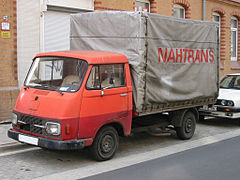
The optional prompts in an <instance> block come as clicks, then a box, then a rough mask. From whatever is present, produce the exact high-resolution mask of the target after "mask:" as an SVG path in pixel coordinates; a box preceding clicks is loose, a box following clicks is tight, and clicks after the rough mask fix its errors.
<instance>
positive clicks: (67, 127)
mask: <svg viewBox="0 0 240 180" xmlns="http://www.w3.org/2000/svg"><path fill="white" fill-rule="evenodd" d="M65 133H66V135H69V134H70V125H69V124H66V125H65Z"/></svg>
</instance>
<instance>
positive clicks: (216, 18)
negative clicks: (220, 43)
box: [212, 12, 221, 40]
mask: <svg viewBox="0 0 240 180" xmlns="http://www.w3.org/2000/svg"><path fill="white" fill-rule="evenodd" d="M212 20H213V22H216V23H218V24H219V26H218V37H219V40H220V34H221V33H220V32H221V16H220V14H218V13H215V12H214V13H213V17H212Z"/></svg>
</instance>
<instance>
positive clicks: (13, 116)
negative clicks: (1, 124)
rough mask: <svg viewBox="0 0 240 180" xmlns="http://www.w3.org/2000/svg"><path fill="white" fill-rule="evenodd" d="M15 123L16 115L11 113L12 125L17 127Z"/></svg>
mask: <svg viewBox="0 0 240 180" xmlns="http://www.w3.org/2000/svg"><path fill="white" fill-rule="evenodd" d="M17 121H18V119H17V115H16V114H15V113H12V124H13V125H17Z"/></svg>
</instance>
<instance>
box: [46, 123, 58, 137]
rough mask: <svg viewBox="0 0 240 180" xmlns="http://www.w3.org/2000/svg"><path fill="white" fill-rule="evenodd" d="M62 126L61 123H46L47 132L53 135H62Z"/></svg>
mask: <svg viewBox="0 0 240 180" xmlns="http://www.w3.org/2000/svg"><path fill="white" fill-rule="evenodd" d="M60 129H61V126H60V124H59V123H53V122H47V123H46V132H47V133H48V134H51V135H55V136H58V135H60Z"/></svg>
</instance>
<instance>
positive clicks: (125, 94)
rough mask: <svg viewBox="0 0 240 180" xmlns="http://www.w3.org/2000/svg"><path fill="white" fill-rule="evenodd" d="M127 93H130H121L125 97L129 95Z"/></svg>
mask: <svg viewBox="0 0 240 180" xmlns="http://www.w3.org/2000/svg"><path fill="white" fill-rule="evenodd" d="M127 95H128V94H127V93H124V94H120V96H121V97H123V96H127Z"/></svg>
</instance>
